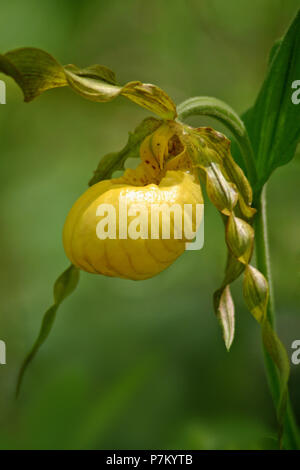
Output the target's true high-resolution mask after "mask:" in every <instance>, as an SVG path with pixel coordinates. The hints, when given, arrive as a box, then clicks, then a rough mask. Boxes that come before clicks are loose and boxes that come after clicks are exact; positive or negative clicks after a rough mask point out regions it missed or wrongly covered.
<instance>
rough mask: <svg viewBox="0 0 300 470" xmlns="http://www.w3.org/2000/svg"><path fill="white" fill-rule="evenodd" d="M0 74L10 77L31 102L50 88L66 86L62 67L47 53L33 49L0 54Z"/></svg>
mask: <svg viewBox="0 0 300 470" xmlns="http://www.w3.org/2000/svg"><path fill="white" fill-rule="evenodd" d="M0 72H3V73H5V74H6V75H9V76H10V77H12V78H13V79H14V80H15V81H16V82H17V84H18V85H19V87H20V88H21V89H22V91H23V93H24V100H25V101H31V100H33V99H34V98H36V97H37V96H39V95H40V94H41V93H43V92H44V91H46V90H50V89H51V88H56V87H61V86H66V85H68V82H67V79H66V75H65V72H64V69H63V67H62V66H61V65H60V64H59V63H58V62H57V61H56V60H55V59H54V57H52V56H51V55H50V54H48V53H47V52H44V51H42V50H40V49H35V48H33V47H26V48H22V49H15V50H13V51H10V52H7V53H6V54H3V55H1V54H0Z"/></svg>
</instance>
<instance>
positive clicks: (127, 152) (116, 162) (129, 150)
mask: <svg viewBox="0 0 300 470" xmlns="http://www.w3.org/2000/svg"><path fill="white" fill-rule="evenodd" d="M161 124H162V121H160V120H158V119H155V118H152V117H150V118H146V119H144V120H143V121H142V122H141V124H139V125H138V126H137V128H136V129H135V130H134V132H133V133H129V137H128V142H127V144H126V145H125V147H124V148H123V149H122V150H120V151H119V152H112V153H108V154H107V155H105V156H104V157H102V159H101V160H100V162H99V165H98V167H97V169H96V171H95V172H94V176H93V177H92V179H91V180H90V182H89V185H90V186H92V185H93V184H96V183H98V182H99V181H102V180H105V179H109V178H111V177H112V174H113V173H114V172H115V171H117V170H124V163H125V161H126V160H127V159H128V158H138V157H140V153H139V150H140V145H141V143H142V141H143V140H144V139H145V138H146V137H147V135H149V134H151V133H152V132H154V131H155V130H156V129H157V128H158V127H159V126H160V125H161Z"/></svg>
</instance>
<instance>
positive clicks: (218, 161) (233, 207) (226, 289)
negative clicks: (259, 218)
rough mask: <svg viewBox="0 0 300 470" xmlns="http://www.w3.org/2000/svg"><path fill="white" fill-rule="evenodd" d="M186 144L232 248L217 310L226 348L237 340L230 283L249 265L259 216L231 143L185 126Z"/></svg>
mask: <svg viewBox="0 0 300 470" xmlns="http://www.w3.org/2000/svg"><path fill="white" fill-rule="evenodd" d="M183 138H184V139H185V145H186V148H187V151H188V152H189V154H190V157H191V159H192V161H193V163H194V165H195V166H196V167H198V168H199V173H200V176H201V177H202V179H203V180H204V183H205V185H206V190H207V194H208V197H209V198H210V200H211V201H212V203H213V204H214V205H215V207H216V208H217V209H218V211H219V212H220V214H221V216H222V219H223V222H224V225H225V236H226V244H227V247H228V255H227V264H226V269H225V276H224V279H223V282H222V285H221V287H220V288H219V289H218V290H217V291H216V292H215V294H214V309H215V313H216V315H217V317H218V319H219V321H220V324H221V327H222V330H223V337H224V342H225V345H226V348H227V349H228V350H229V349H230V346H231V344H232V341H233V338H234V325H235V322H234V304H233V301H232V297H231V293H230V284H231V283H232V282H233V281H234V280H235V279H237V278H238V277H239V276H240V275H241V273H242V272H243V271H244V269H245V266H246V265H247V264H248V263H249V261H250V259H251V256H252V252H253V243H254V230H253V228H252V226H251V219H252V218H253V215H254V214H255V212H256V211H255V209H254V208H253V207H251V204H252V189H251V186H250V184H249V182H248V180H247V178H246V176H245V175H244V173H243V171H242V170H241V168H240V167H239V166H238V165H237V164H236V163H235V161H234V160H233V158H232V156H231V153H230V141H229V140H228V139H227V138H226V137H225V136H224V135H223V134H221V133H219V132H217V131H214V130H213V129H212V128H209V127H203V128H198V129H192V128H190V127H188V126H185V132H184V137H183Z"/></svg>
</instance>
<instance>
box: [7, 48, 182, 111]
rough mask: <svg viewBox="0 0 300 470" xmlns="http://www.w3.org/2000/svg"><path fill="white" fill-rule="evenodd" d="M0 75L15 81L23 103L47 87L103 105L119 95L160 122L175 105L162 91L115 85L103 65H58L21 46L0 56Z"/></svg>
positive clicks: (45, 55) (131, 84) (146, 86)
mask: <svg viewBox="0 0 300 470" xmlns="http://www.w3.org/2000/svg"><path fill="white" fill-rule="evenodd" d="M0 72H3V73H5V74H6V75H9V76H10V77H12V78H13V79H14V80H15V81H16V82H17V84H18V85H19V87H20V88H21V89H22V91H23V93H24V100H25V101H31V100H33V99H34V98H36V97H37V96H39V95H40V94H41V93H43V92H44V91H47V90H50V89H51V88H57V87H63V86H70V87H71V88H72V89H73V90H74V91H76V92H77V93H79V94H80V95H81V96H83V97H84V98H87V99H89V100H91V101H96V102H106V101H111V100H112V99H114V98H116V97H117V96H119V95H123V96H126V98H128V99H130V100H131V101H134V102H135V103H137V104H138V105H139V106H142V107H144V108H146V109H148V110H149V111H152V112H153V113H155V114H157V115H158V116H159V117H161V118H163V119H174V118H175V117H176V106H175V103H174V102H173V101H172V99H171V98H170V97H169V96H168V95H167V93H165V91H164V90H162V89H161V88H159V87H158V86H156V85H152V84H151V83H142V82H139V81H132V82H129V83H126V84H125V85H123V86H122V85H119V84H118V83H117V81H116V77H115V74H114V72H113V71H112V70H110V69H109V68H108V67H105V66H104V65H98V64H97V65H91V66H89V67H86V68H82V69H80V68H78V67H76V66H75V65H66V66H62V65H61V64H60V63H59V62H58V61H57V60H56V59H54V57H52V56H51V55H50V54H48V53H47V52H45V51H43V50H41V49H36V48H33V47H24V48H21V49H15V50H13V51H9V52H7V53H6V54H0Z"/></svg>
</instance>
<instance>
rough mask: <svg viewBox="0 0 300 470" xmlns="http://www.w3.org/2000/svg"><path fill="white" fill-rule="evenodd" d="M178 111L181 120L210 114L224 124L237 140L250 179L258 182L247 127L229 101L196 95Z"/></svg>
mask: <svg viewBox="0 0 300 470" xmlns="http://www.w3.org/2000/svg"><path fill="white" fill-rule="evenodd" d="M177 112H178V119H179V120H184V119H186V118H187V117H189V116H210V117H212V118H215V119H217V120H218V121H220V122H221V123H222V124H224V126H226V127H227V129H229V131H230V132H231V133H232V134H233V135H234V137H235V139H236V141H237V144H238V146H239V148H240V152H241V155H242V157H243V160H244V163H245V167H246V169H247V176H248V179H249V180H250V182H251V184H252V185H253V184H254V183H255V182H256V180H257V178H256V168H255V161H254V154H253V150H252V146H251V142H250V139H249V136H248V133H247V129H246V127H245V124H244V123H243V121H242V120H241V118H240V117H239V115H238V114H237V113H236V112H235V111H234V110H233V109H232V108H231V107H230V106H229V105H228V104H227V103H224V101H221V100H219V99H217V98H213V97H210V96H196V97H194V98H189V99H188V100H186V101H184V102H183V103H181V104H180V105H179V106H177Z"/></svg>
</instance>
